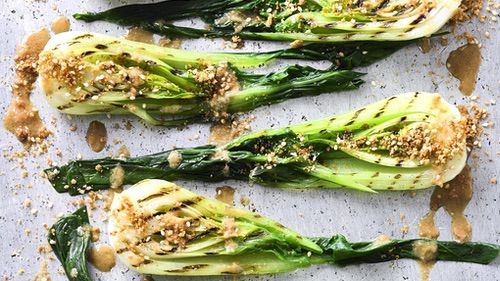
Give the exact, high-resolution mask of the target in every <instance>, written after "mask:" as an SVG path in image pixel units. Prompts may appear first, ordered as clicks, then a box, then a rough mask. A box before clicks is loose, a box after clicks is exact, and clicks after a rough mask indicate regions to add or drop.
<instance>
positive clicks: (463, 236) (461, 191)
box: [414, 166, 472, 280]
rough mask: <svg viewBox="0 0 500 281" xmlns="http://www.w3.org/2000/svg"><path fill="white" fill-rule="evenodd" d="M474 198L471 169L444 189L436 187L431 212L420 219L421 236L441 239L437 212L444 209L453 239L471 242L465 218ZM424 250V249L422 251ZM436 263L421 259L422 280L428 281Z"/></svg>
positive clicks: (461, 173)
mask: <svg viewBox="0 0 500 281" xmlns="http://www.w3.org/2000/svg"><path fill="white" fill-rule="evenodd" d="M471 198H472V176H471V174H470V167H469V166H465V168H464V169H463V170H462V172H460V174H458V176H456V177H455V178H454V179H453V180H451V181H449V182H448V183H446V184H444V186H443V187H439V186H436V188H435V189H434V192H433V193H432V196H431V202H430V211H429V212H428V213H427V214H426V215H425V216H424V217H422V218H421V219H420V223H419V225H418V227H419V235H420V237H425V238H429V239H434V240H435V239H437V238H438V237H439V234H440V233H439V229H438V228H437V226H436V222H435V216H436V212H437V211H438V210H439V209H440V208H441V207H444V209H445V210H446V212H447V213H448V215H450V217H451V226H452V234H453V238H454V239H455V240H457V241H458V242H466V241H470V239H471V235H472V228H471V225H470V223H469V221H468V220H467V218H466V217H465V216H464V210H465V208H466V207H467V205H468V204H469V202H470V200H471ZM421 250H422V249H421ZM414 252H415V254H416V255H417V256H418V257H419V258H420V256H419V255H418V254H417V250H416V247H415V246H414ZM434 263H435V262H434V261H425V260H423V259H422V258H420V262H419V265H420V271H421V273H422V280H428V279H429V274H430V271H431V269H432V266H433V265H434Z"/></svg>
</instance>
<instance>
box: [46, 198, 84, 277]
mask: <svg viewBox="0 0 500 281" xmlns="http://www.w3.org/2000/svg"><path fill="white" fill-rule="evenodd" d="M48 240H49V244H50V246H51V247H52V250H53V251H54V254H55V255H56V257H57V259H58V260H59V261H60V262H61V264H62V266H63V268H64V272H65V273H66V276H67V277H68V280H70V281H90V280H92V279H91V278H90V275H89V272H88V269H87V262H86V261H87V257H86V255H87V250H88V248H89V246H90V241H91V226H90V224H89V217H88V213H87V208H86V207H82V208H80V209H78V210H77V211H75V212H74V213H72V214H69V215H66V216H63V217H61V218H60V219H59V220H58V221H57V222H56V223H55V224H54V225H53V226H51V227H50V229H49V236H48Z"/></svg>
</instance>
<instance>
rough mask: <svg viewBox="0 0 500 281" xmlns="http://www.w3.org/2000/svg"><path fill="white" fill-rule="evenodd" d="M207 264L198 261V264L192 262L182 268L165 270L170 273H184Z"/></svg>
mask: <svg viewBox="0 0 500 281" xmlns="http://www.w3.org/2000/svg"><path fill="white" fill-rule="evenodd" d="M207 266H208V264H206V263H200V264H193V265H186V266H184V267H182V268H179V269H171V270H165V272H170V273H185V272H188V271H191V270H197V269H200V268H204V267H207Z"/></svg>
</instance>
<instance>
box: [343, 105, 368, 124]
mask: <svg viewBox="0 0 500 281" xmlns="http://www.w3.org/2000/svg"><path fill="white" fill-rule="evenodd" d="M365 110H366V108H365V107H363V108H360V109H358V110H357V111H356V112H354V116H353V117H352V118H351V120H350V121H349V122H347V124H345V125H344V126H349V125H352V124H353V123H354V122H355V121H356V119H357V118H358V116H359V114H361V112H363V111H365Z"/></svg>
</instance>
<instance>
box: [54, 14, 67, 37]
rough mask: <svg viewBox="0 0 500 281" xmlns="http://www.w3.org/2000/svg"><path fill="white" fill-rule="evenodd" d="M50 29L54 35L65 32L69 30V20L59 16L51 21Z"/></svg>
mask: <svg viewBox="0 0 500 281" xmlns="http://www.w3.org/2000/svg"><path fill="white" fill-rule="evenodd" d="M50 29H51V30H52V32H54V33H55V34H58V33H62V32H66V31H68V30H69V19H68V18H67V17H65V16H60V17H58V18H56V19H55V20H54V21H52V24H51V25H50Z"/></svg>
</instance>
